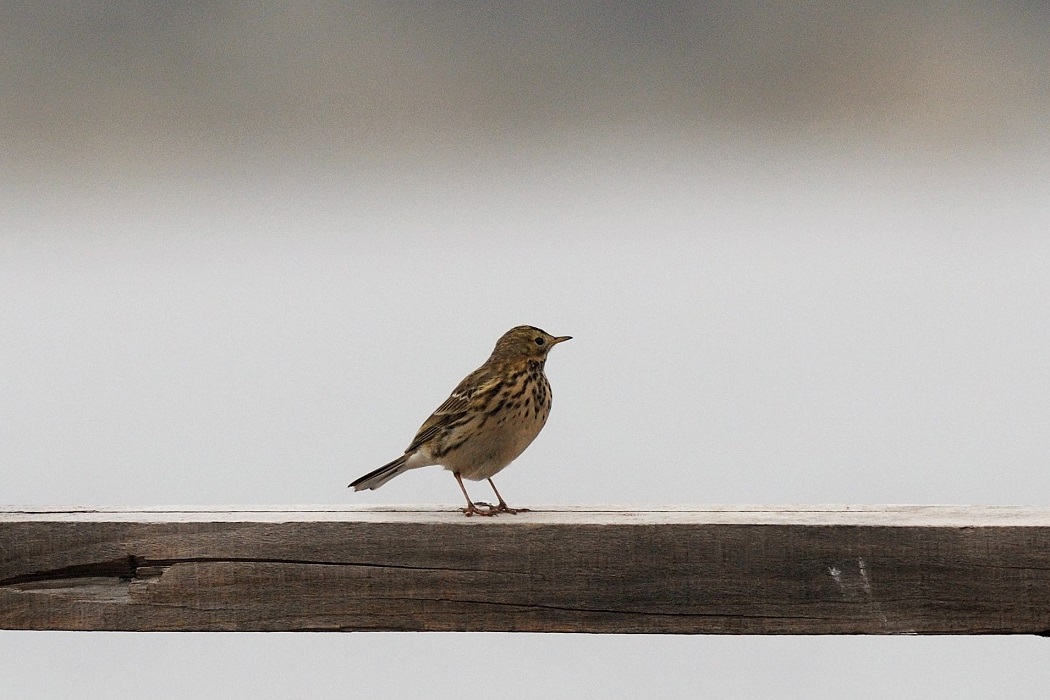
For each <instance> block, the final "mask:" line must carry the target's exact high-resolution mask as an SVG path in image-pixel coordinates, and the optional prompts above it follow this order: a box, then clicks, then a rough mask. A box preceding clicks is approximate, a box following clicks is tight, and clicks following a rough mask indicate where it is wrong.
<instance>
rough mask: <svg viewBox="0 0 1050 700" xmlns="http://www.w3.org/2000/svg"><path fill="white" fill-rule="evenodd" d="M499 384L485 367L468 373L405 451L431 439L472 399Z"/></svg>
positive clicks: (461, 411)
mask: <svg viewBox="0 0 1050 700" xmlns="http://www.w3.org/2000/svg"><path fill="white" fill-rule="evenodd" d="M498 384H499V378H498V377H494V376H493V375H492V374H491V373H490V372H489V370H488V368H487V367H484V366H482V367H479V368H478V369H476V370H474V371H473V372H471V373H470V374H468V375H467V376H466V377H465V378H464V379H463V381H461V382H460V383H459V385H458V386H457V387H456V388H455V389H453V390H452V393H451V394H450V395H449V397H448V398H447V399H445V402H444V403H443V404H441V405H440V406H438V407H437V410H435V411H434V412H433V413H432V414H430V417H429V418H427V420H426V422H424V423H423V425H421V426H420V427H419V431H418V432H417V433H416V437H415V438H413V440H412V444H411V445H409V446H408V448H407V449H406V450H405V452H412V451H414V450H416V449H418V448H419V446H420V445H422V444H424V443H426V442H427V441H429V440H432V439H433V438H434V436H435V435H437V434H438V433H439V432H441V429H442V428H443V427H445V426H446V425H448V424H449V423H452V422H454V421H455V420H456V419H458V418H460V417H461V416H462V415H463V414H465V413H467V412H468V411H469V410H470V406H471V404H472V399H473V398H474V397H476V396H482V395H484V394H485V393H487V392H488V391H490V390H491V389H493V388H494V387H496V386H497V385H498Z"/></svg>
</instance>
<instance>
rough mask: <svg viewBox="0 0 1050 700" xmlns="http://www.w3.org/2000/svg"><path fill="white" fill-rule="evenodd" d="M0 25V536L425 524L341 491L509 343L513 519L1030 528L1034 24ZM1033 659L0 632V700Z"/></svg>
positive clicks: (334, 10)
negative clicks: (99, 526)
mask: <svg viewBox="0 0 1050 700" xmlns="http://www.w3.org/2000/svg"><path fill="white" fill-rule="evenodd" d="M0 12H2V17H0V47H2V48H0V52H2V53H0V56H2V60H0V90H2V99H0V133H2V134H3V137H2V138H0V158H2V168H3V170H2V180H0V197H2V199H0V470H2V471H0V475H2V480H0V502H3V503H9V504H102V505H129V504H135V505H145V504H180V503H181V504H251V503H288V504H296V503H427V504H433V505H435V506H441V507H453V506H455V505H458V501H459V493H458V489H457V488H456V486H455V482H454V481H453V480H452V478H451V477H450V476H449V475H448V474H446V473H444V472H443V471H442V470H440V469H428V470H420V471H417V472H413V473H411V474H408V475H406V476H403V477H401V478H399V479H397V480H396V481H394V482H392V483H390V484H389V485H387V486H385V487H384V488H383V489H381V490H379V491H377V492H370V493H367V494H353V493H351V492H349V491H347V489H346V488H345V486H346V484H347V483H348V482H349V481H350V480H351V479H353V478H355V477H357V476H360V475H361V474H363V473H364V472H366V471H368V470H371V469H372V468H374V467H376V466H378V465H379V464H382V463H383V462H385V461H387V460H389V459H392V458H393V457H395V456H396V455H397V454H399V453H400V451H401V450H402V449H403V448H404V446H405V445H406V444H407V442H408V440H409V439H410V438H411V436H412V434H413V432H414V430H415V429H416V428H417V427H418V425H419V423H420V422H422V420H423V419H424V418H425V417H426V416H427V415H428V413H429V412H430V411H431V410H433V408H434V407H436V406H437V405H438V404H439V403H440V402H441V401H442V400H443V399H444V398H445V396H446V395H447V394H448V392H449V390H451V388H452V387H453V386H454V385H455V383H456V382H457V381H458V380H459V379H460V378H461V377H462V376H463V375H465V374H466V373H467V372H468V371H470V370H471V369H473V368H474V367H475V366H477V365H478V364H480V362H481V361H483V360H484V359H485V357H486V356H487V354H488V352H489V351H490V350H491V346H492V344H493V343H494V341H495V339H496V338H497V337H498V336H499V335H500V333H502V332H503V331H505V330H506V329H507V328H509V327H511V326H513V325H516V324H519V323H530V324H534V325H538V326H540V327H542V328H544V329H546V330H548V331H550V332H551V333H554V334H571V335H573V336H575V339H574V340H573V341H572V342H571V343H568V344H566V345H563V346H560V347H558V348H557V349H556V350H555V351H554V353H553V354H552V357H551V359H550V361H549V363H548V374H549V376H550V378H551V382H552V384H553V386H554V392H555V395H556V400H555V407H554V411H553V413H552V416H551V419H550V422H549V423H548V426H547V428H546V429H545V431H544V433H543V434H542V435H541V437H540V438H539V439H538V440H537V442H536V443H535V444H534V445H533V447H531V448H530V449H529V450H528V451H527V452H526V453H525V455H523V456H522V457H521V458H520V459H519V460H518V461H517V462H516V463H515V464H514V465H513V466H511V467H510V468H509V469H507V470H506V471H505V472H503V474H502V475H501V476H500V478H499V483H500V487H501V490H502V492H503V494H504V495H505V496H506V497H507V499H508V500H509V501H510V502H511V504H512V505H514V504H519V505H539V504H599V503H616V504H626V505H634V506H643V505H644V504H650V503H688V504H703V503H768V504H788V503H882V502H888V503H1016V504H1034V505H1050V478H1048V476H1047V470H1046V466H1047V458H1048V454H1050V438H1048V437H1047V434H1046V426H1047V424H1048V420H1050V363H1048V361H1047V354H1046V348H1047V346H1048V342H1050V303H1048V294H1050V233H1048V232H1050V117H1048V116H1047V115H1048V114H1050V12H1048V11H1047V10H1046V9H1045V6H1044V5H1042V4H1040V3H1024V2H1014V3H992V2H984V3H983V2H976V3H969V4H966V5H964V6H960V7H955V8H949V7H948V6H941V5H932V4H930V5H923V4H920V5H917V6H916V5H913V4H911V3H897V4H895V3H884V4H881V5H879V6H878V9H873V8H872V7H870V6H868V5H867V4H856V5H851V4H825V3H819V2H818V3H764V4H763V3H736V2H733V3H724V4H722V3H704V4H690V3H674V2H671V3H657V4H649V5H645V6H642V5H636V4H634V3H601V4H598V3H594V4H589V3H582V4H573V5H572V6H571V7H568V6H565V5H563V4H558V3H552V4H551V5H549V6H544V4H542V3H531V4H528V5H527V6H524V7H522V6H519V5H518V4H516V3H502V2H495V3H493V2H485V3H480V2H479V3H472V2H441V3H437V4H431V5H428V6H427V8H426V9H422V8H419V7H415V6H413V5H412V4H408V3H399V2H393V3H391V2H376V3H368V2H364V3H352V4H349V5H344V4H340V3H318V4H311V5H309V6H300V5H296V4H289V5H281V4H265V3H264V4H255V5H251V6H244V5H240V6H225V5H211V4H205V3H181V4H178V5H170V4H169V3H163V2H149V1H147V2H134V3H130V2H129V3H125V4H121V3H108V4H106V5H105V7H102V8H92V7H89V6H88V5H87V4H84V3H66V4H61V3H52V4H48V5H46V6H36V5H25V6H23V5H21V4H16V3H11V2H0ZM474 491H475V492H476V493H477V494H478V495H479V497H481V496H482V495H484V494H485V490H484V488H480V486H478V485H476V486H475V489H474ZM1047 644H1048V642H1047V641H1046V640H1042V639H1035V638H995V637H990V638H962V639H948V638H900V639H882V638H859V637H853V638H851V637H843V638H795V637H782V638H725V637H703V638H685V637H682V638H679V637H599V636H593V637H591V636H588V637H577V636H571V635H470V634H461V635H443V634H432V635H405V634H361V635H302V634H300V635H290V634H289V635H285V634H276V635H253V634H244V635H193V634H188V635H160V634H158V635H132V634H93V635H89V634H62V633H36V634H30V633H13V632H2V633H0V659H2V660H3V662H2V665H3V673H2V675H0V690H3V691H4V694H5V696H6V695H10V696H11V697H23V698H36V697H41V698H43V697H56V696H73V695H76V696H77V697H85V698H92V697H110V696H111V695H112V693H113V691H114V689H119V690H121V691H122V692H123V691H128V692H137V693H143V692H148V693H149V694H150V695H151V696H153V697H158V698H168V697H170V698H181V697H188V696H190V695H192V694H194V693H199V694H202V695H203V696H214V695H218V694H219V693H223V694H226V695H227V696H228V697H235V698H240V697H243V698H264V697H289V696H293V695H300V694H304V693H308V694H310V695H312V696H315V697H335V696H346V695H347V694H348V693H353V692H355V691H368V692H370V693H372V694H373V695H378V696H395V695H405V694H415V695H419V694H423V693H426V694H428V695H429V696H430V697H458V696H461V695H463V694H464V693H466V692H483V689H496V688H498V689H501V690H502V691H504V692H505V693H506V695H508V696H510V697H526V696H533V695H537V694H541V693H542V694H545V695H547V696H553V697H558V696H567V695H569V694H575V695H577V696H583V697H588V696H596V695H599V694H601V695H604V696H609V697H615V696H620V697H632V696H634V697H637V696H639V695H640V694H642V693H650V692H654V691H656V692H661V691H663V692H676V691H678V692H680V691H683V690H707V691H709V692H711V693H712V694H717V696H718V697H807V698H812V697H838V696H841V695H846V694H848V695H851V696H854V697H862V698H863V697H890V696H896V697H948V696H949V695H950V696H954V697H974V698H979V697H989V696H992V695H995V696H1010V697H1043V696H1045V692H1046V690H1045V689H1046V687H1047V686H1048V684H1050V664H1047V663H1046V659H1047V654H1048V649H1050V647H1048V646H1047Z"/></svg>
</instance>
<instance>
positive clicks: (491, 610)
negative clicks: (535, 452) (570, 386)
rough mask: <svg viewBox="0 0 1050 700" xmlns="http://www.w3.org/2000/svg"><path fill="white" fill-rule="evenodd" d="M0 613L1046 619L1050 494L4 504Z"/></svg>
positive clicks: (920, 621)
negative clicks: (382, 503) (648, 501)
mask: <svg viewBox="0 0 1050 700" xmlns="http://www.w3.org/2000/svg"><path fill="white" fill-rule="evenodd" d="M0 628H3V629H68V630H275V631H276V630H282V631H284V630H472V631H546V632H555V631H557V632H649V633H722V634H781V633H789V634H797V633H802V634H836V633H847V634H985V633H1002V634H1011V633H1035V634H1044V633H1046V632H1047V631H1048V630H1050V509H1041V508H1023V507H949V506H870V507H846V506H839V507H780V508H763V507H758V506H750V507H708V508H699V507H695V508H688V507H677V508H674V507H665V508H659V507H658V508H650V509H646V510H644V511H638V510H628V509H624V508H616V507H609V508H592V509H545V510H539V511H537V512H533V513H525V514H521V515H518V516H502V517H498V518H492V519H487V518H486V519H483V518H469V519H468V518H464V517H463V516H462V515H460V514H459V513H457V512H452V511H434V510H426V509H423V508H415V509H413V508H398V509H389V508H388V509H384V508H349V507H331V506H313V507H296V508H290V507H272V506H271V507H256V508H213V509H203V508H178V507H166V508H153V509H101V508H65V509H63V508H50V509H48V508H36V509H30V508H22V509H18V508H7V509H0Z"/></svg>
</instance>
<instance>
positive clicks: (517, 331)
mask: <svg viewBox="0 0 1050 700" xmlns="http://www.w3.org/2000/svg"><path fill="white" fill-rule="evenodd" d="M571 339H572V338H571V336H567V335H563V336H558V337H554V336H552V335H551V334H550V333H546V332H544V331H541V330H540V329H539V328H534V327H532V326H518V327H516V328H511V329H510V330H509V331H507V332H506V333H504V334H503V337H501V338H500V339H499V340H498V341H497V342H496V348H495V349H494V350H493V351H492V355H490V356H489V359H487V360H485V364H483V365H481V367H478V368H477V369H476V370H474V371H473V372H471V373H470V374H468V375H467V376H466V378H465V379H464V380H463V381H461V382H460V383H459V386H457V387H456V388H455V389H454V390H453V391H452V395H451V396H449V397H448V399H446V400H445V403H443V404H441V405H440V406H438V409H437V410H436V411H434V413H432V414H431V416H430V418H427V420H426V422H425V423H423V425H421V426H420V428H419V431H418V432H417V433H416V437H415V438H414V439H413V440H412V444H410V445H409V446H408V448H407V449H406V450H405V454H403V455H401V456H400V457H398V458H397V459H395V460H394V461H393V462H390V463H389V464H384V465H383V466H381V467H380V468H379V469H376V470H375V471H373V472H369V473H368V474H365V475H364V476H362V477H361V478H360V479H358V480H357V481H355V482H354V483H352V484H350V487H351V488H353V489H354V490H355V491H361V490H364V489H377V488H379V487H380V486H382V485H383V484H385V483H386V482H388V481H390V480H391V479H393V478H394V477H395V476H397V475H398V474H401V473H402V472H406V471H408V470H409V469H416V468H418V467H428V466H431V465H435V464H440V465H441V466H443V467H444V468H445V469H448V470H449V471H450V472H452V476H454V477H456V481H457V482H458V483H459V488H460V490H461V491H463V496H464V497H465V498H466V499H467V506H466V508H463V509H462V510H463V512H464V513H466V514H467V515H468V516H470V515H474V514H477V515H495V514H496V513H518V512H521V511H525V510H528V509H527V508H509V507H508V506H507V503H506V501H504V500H503V496H501V495H500V494H499V491H497V490H496V484H494V483H492V477H493V476H495V475H496V474H497V473H499V471H500V470H501V469H503V468H504V467H506V466H507V465H508V464H510V463H511V462H513V461H514V460H515V459H516V458H517V457H518V455H520V454H521V453H522V452H524V451H525V448H526V447H528V446H529V445H530V444H531V443H532V441H533V440H535V439H536V436H537V435H539V434H540V430H541V429H543V424H544V423H546V422H547V416H548V415H550V411H551V385H550V383H549V382H548V381H547V375H546V374H544V373H543V366H544V363H545V362H546V361H547V353H549V352H550V349H551V348H552V347H554V346H555V345H557V344H558V343H562V342H565V341H566V340H571ZM464 478H466V479H470V480H471V481H481V480H482V479H487V480H488V482H489V485H490V486H492V490H493V492H494V493H495V494H496V498H497V499H499V505H496V506H490V505H488V504H487V503H478V504H475V503H474V502H473V501H471V500H470V495H469V494H468V493H467V489H466V487H465V486H463V479H464ZM478 505H482V506H486V507H485V508H484V509H482V508H479V507H478Z"/></svg>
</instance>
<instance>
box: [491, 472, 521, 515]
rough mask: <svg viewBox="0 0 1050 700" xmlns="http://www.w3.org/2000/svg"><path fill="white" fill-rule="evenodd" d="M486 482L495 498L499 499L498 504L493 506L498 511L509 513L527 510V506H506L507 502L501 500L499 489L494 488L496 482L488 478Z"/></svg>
mask: <svg viewBox="0 0 1050 700" xmlns="http://www.w3.org/2000/svg"><path fill="white" fill-rule="evenodd" d="M488 482H489V486H491V487H492V492H493V493H495V494H496V498H498V499H499V505H498V506H496V508H495V509H496V510H497V511H499V512H500V513H510V514H511V515H516V514H517V513H528V512H529V509H528V508H511V507H510V506H508V505H507V502H506V501H504V500H503V496H501V495H499V491H497V490H496V484H495V483H494V482H493V481H492V479H489V480H488Z"/></svg>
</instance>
